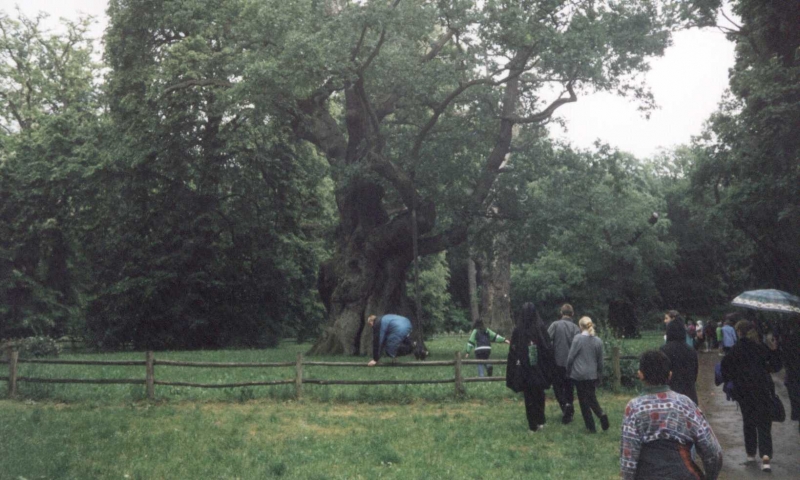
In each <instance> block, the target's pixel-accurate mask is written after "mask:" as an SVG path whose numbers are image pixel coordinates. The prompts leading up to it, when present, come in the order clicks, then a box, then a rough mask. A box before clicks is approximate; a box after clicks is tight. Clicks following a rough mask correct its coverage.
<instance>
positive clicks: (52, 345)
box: [0, 337, 61, 358]
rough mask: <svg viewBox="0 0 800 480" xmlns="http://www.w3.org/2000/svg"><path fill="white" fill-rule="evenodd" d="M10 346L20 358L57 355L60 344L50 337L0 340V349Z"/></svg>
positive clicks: (59, 351)
mask: <svg viewBox="0 0 800 480" xmlns="http://www.w3.org/2000/svg"><path fill="white" fill-rule="evenodd" d="M8 347H12V348H14V349H15V350H17V351H18V352H19V356H20V358H40V357H58V355H59V354H60V353H61V346H60V345H59V344H58V342H56V340H55V339H53V338H50V337H27V338H20V339H18V340H5V341H3V342H0V349H2V350H3V351H5V349H6V348H8Z"/></svg>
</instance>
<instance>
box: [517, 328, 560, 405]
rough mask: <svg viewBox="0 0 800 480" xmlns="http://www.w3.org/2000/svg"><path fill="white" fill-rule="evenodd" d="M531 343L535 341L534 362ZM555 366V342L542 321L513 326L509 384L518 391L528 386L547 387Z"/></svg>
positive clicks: (550, 382)
mask: <svg viewBox="0 0 800 480" xmlns="http://www.w3.org/2000/svg"><path fill="white" fill-rule="evenodd" d="M537 323H538V324H537ZM531 345H536V353H537V358H536V360H535V361H534V362H533V363H534V365H531V359H530V354H529V352H531V349H530V348H529V347H530V346H531ZM555 368H556V361H555V354H554V352H553V344H552V342H551V341H550V336H549V335H547V331H546V330H545V329H544V325H542V324H541V321H538V322H535V323H531V324H527V325H525V324H523V325H517V326H516V327H514V331H513V332H512V334H511V346H510V347H509V350H508V360H507V362H506V386H507V387H508V388H510V389H511V390H513V391H515V392H517V393H519V392H522V391H523V390H526V389H541V390H546V389H548V388H549V387H550V385H552V384H553V378H552V375H553V372H554V371H555Z"/></svg>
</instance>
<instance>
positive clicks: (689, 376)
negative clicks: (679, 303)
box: [661, 318, 699, 404]
mask: <svg viewBox="0 0 800 480" xmlns="http://www.w3.org/2000/svg"><path fill="white" fill-rule="evenodd" d="M661 351H662V352H664V354H666V355H667V357H669V362H670V370H671V371H672V378H670V380H669V388H671V389H672V391H674V392H678V393H681V394H683V395H686V396H687V397H689V398H690V399H691V400H692V401H693V402H694V403H695V404H697V388H696V387H695V383H696V382H697V372H698V368H699V365H698V361H697V352H696V351H695V350H694V349H693V348H692V347H690V346H689V345H687V344H686V326H685V325H684V324H683V321H682V320H680V319H678V318H676V319H675V320H673V321H671V322H669V324H667V343H665V344H664V345H663V346H662V347H661Z"/></svg>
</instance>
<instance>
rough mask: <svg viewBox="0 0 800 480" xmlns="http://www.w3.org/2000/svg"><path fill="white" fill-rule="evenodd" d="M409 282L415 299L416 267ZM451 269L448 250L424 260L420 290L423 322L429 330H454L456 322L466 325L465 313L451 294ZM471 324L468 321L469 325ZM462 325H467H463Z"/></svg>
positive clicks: (420, 277) (457, 324)
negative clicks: (449, 289) (460, 309)
mask: <svg viewBox="0 0 800 480" xmlns="http://www.w3.org/2000/svg"><path fill="white" fill-rule="evenodd" d="M407 282H408V285H409V288H410V289H411V290H412V291H411V292H409V296H410V298H411V300H412V301H415V298H416V297H415V293H414V292H413V285H414V271H413V269H409V272H408V280H407ZM449 283H450V269H449V268H448V265H447V259H446V257H445V254H444V252H442V253H439V254H437V255H431V256H429V257H425V258H423V259H422V260H421V262H420V272H419V291H420V303H421V305H422V316H423V318H424V319H425V323H424V324H423V326H424V328H425V332H426V333H434V332H442V331H453V329H454V328H455V327H456V326H461V325H463V322H464V319H462V318H461V317H463V316H464V315H463V313H461V312H459V311H458V309H457V308H456V307H455V305H454V304H453V301H452V299H451V298H450V292H449V291H448V286H449ZM468 327H469V322H467V326H466V328H468ZM462 328H464V327H463V326H462Z"/></svg>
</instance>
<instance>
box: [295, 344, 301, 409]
mask: <svg viewBox="0 0 800 480" xmlns="http://www.w3.org/2000/svg"><path fill="white" fill-rule="evenodd" d="M294 371H295V377H294V398H295V399H296V400H300V399H301V398H303V354H302V353H298V354H297V363H296V364H295V367H294Z"/></svg>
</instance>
